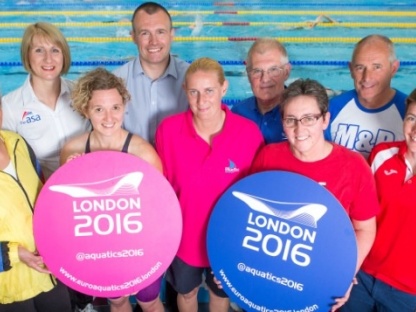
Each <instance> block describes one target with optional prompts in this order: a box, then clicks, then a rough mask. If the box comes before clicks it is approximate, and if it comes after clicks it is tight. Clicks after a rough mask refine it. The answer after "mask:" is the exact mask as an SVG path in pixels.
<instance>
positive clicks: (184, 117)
mask: <svg viewBox="0 0 416 312" xmlns="http://www.w3.org/2000/svg"><path fill="white" fill-rule="evenodd" d="M173 36H174V29H173V27H172V19H171V16H170V15H169V12H168V11H167V10H166V9H165V8H164V7H163V6H161V5H160V4H158V3H155V2H145V3H143V4H141V5H140V6H139V7H137V9H136V10H135V11H134V13H133V17H132V30H131V37H132V40H133V42H134V43H135V44H136V45H137V48H138V51H139V54H138V56H137V57H136V58H135V59H134V60H132V61H130V62H128V63H126V64H125V65H123V66H121V67H120V68H118V69H116V70H115V71H114V72H112V73H111V72H109V71H107V70H105V69H102V68H97V69H94V70H92V71H89V72H87V73H85V74H84V75H83V76H82V77H80V78H79V79H78V80H77V81H76V82H75V83H73V82H71V81H68V80H66V79H64V78H62V76H63V75H64V74H65V73H67V72H68V70H69V68H70V63H71V58H70V51H69V47H68V44H67V42H66V40H65V38H64V36H63V35H62V33H61V32H60V31H59V30H58V29H57V28H56V27H55V26H53V25H51V24H49V23H41V22H40V23H36V24H33V25H30V26H28V27H27V28H26V31H25V33H24V36H23V39H22V44H21V57H22V61H23V64H24V66H25V69H26V70H27V71H28V73H29V74H28V78H27V79H26V81H25V83H24V84H23V86H22V87H20V88H19V89H17V90H15V91H13V92H11V93H10V94H7V95H5V96H4V97H3V98H2V100H1V104H0V125H1V128H2V129H4V130H1V131H0V186H1V187H0V193H1V198H2V199H1V202H0V251H1V254H0V312H5V311H13V312H15V311H24V312H26V311H27V312H40V311H41V312H44V311H46V312H48V311H51V312H52V311H62V312H65V311H74V308H76V309H77V311H93V305H92V299H93V298H92V297H90V296H87V295H83V294H79V293H77V292H76V291H73V290H68V289H67V288H66V286H64V285H63V284H62V283H60V282H59V281H58V280H56V279H55V278H54V277H53V276H52V275H51V273H50V272H49V271H48V269H47V267H45V265H44V263H43V259H42V255H39V254H38V253H37V250H36V246H35V242H34V238H33V234H32V232H33V231H32V215H33V209H34V203H35V200H36V197H37V194H38V193H39V191H40V189H41V187H42V184H43V182H44V181H45V180H46V179H48V177H49V176H50V175H51V174H52V173H53V172H54V171H55V170H57V169H58V168H59V166H61V165H64V164H65V163H66V162H68V161H71V159H74V158H76V157H79V156H81V155H83V154H85V153H91V152H94V151H100V150H114V151H121V152H124V153H129V154H132V155H135V156H137V157H139V158H142V159H144V160H145V161H147V162H148V163H150V164H151V165H152V166H154V167H155V168H156V169H157V170H159V171H161V172H163V174H164V175H165V177H166V178H167V180H168V181H169V182H170V183H171V185H172V187H173V189H174V191H175V192H176V194H177V196H178V199H179V203H180V206H181V209H182V215H183V233H182V239H181V242H180V246H179V250H178V252H177V255H176V256H175V258H174V260H173V262H172V264H171V266H170V267H169V269H168V271H167V272H166V275H165V276H166V281H167V289H170V292H171V293H172V292H173V293H175V297H176V298H177V300H172V302H173V304H172V302H171V303H170V304H172V307H171V308H172V310H173V311H175V310H176V309H177V310H179V311H181V312H187V311H192V312H196V311H197V310H198V300H197V293H198V289H199V287H200V285H201V283H202V281H203V280H204V281H205V283H206V285H207V288H208V291H209V295H210V300H209V309H210V311H212V312H222V311H224V312H226V311H228V309H229V305H230V300H229V298H228V296H227V295H226V293H225V292H224V291H223V290H222V287H221V284H220V283H219V282H218V280H217V279H216V278H215V276H214V275H213V272H212V270H211V268H210V263H209V259H208V256H207V250H206V232H207V223H208V220H209V216H210V213H211V211H212V209H213V207H214V205H215V203H216V201H217V200H218V199H219V197H220V196H221V195H222V193H223V192H224V191H225V190H226V189H227V188H228V187H230V186H231V185H232V184H233V183H235V182H236V181H238V180H239V179H241V178H243V177H245V176H247V175H248V174H251V173H255V172H259V171H263V170H271V169H278V170H287V171H292V172H296V173H300V174H302V175H305V176H307V177H309V178H311V179H313V180H315V181H316V182H319V183H320V184H322V185H324V186H325V187H326V188H327V189H328V190H329V191H330V192H331V193H332V194H333V195H334V196H335V197H336V198H337V199H338V200H339V201H340V203H341V204H342V206H343V207H344V208H345V210H346V212H347V214H348V215H349V217H350V219H351V222H352V225H353V228H354V231H355V233H356V237H357V246H358V260H357V268H356V277H355V278H354V279H353V281H352V282H351V287H350V289H349V290H348V291H347V293H346V294H345V296H344V297H342V298H337V299H335V301H334V305H333V306H332V308H331V310H332V311H335V310H337V309H340V310H341V311H415V309H416V269H414V266H413V261H414V256H413V255H414V254H415V248H414V247H413V246H414V244H413V241H412V237H413V236H414V234H415V230H414V229H413V228H414V227H413V226H412V224H411V222H412V216H413V215H414V214H415V212H414V211H415V210H414V209H412V208H414V207H412V203H413V200H412V193H411V192H412V191H414V187H415V186H413V185H414V183H412V182H413V179H414V177H413V176H414V174H413V172H414V170H416V90H415V91H413V92H412V93H411V94H410V95H409V96H406V95H405V94H404V93H402V92H400V91H399V90H396V89H393V88H392V87H391V85H390V83H391V80H392V78H393V77H394V75H395V73H396V72H397V70H398V68H399V61H398V60H397V58H396V55H395V51H394V45H393V43H392V42H391V40H390V39H389V38H387V37H385V36H382V35H369V36H367V37H365V38H363V39H362V40H360V41H359V42H358V43H357V44H356V46H355V48H354V51H353V54H352V59H351V62H350V71H351V76H352V78H353V80H354V86H355V88H354V89H353V90H351V91H348V92H345V93H343V94H341V95H339V96H336V97H334V98H332V99H331V100H329V98H328V95H327V90H326V89H325V88H324V87H323V86H322V85H321V84H320V83H319V82H317V81H314V80H310V79H299V80H296V81H294V82H293V83H291V84H290V85H288V86H286V85H285V82H286V80H287V79H288V77H289V75H290V71H291V65H290V62H289V56H288V54H287V51H286V49H285V47H284V46H283V45H282V44H281V43H279V42H278V41H277V40H274V39H268V38H260V39H257V40H256V41H255V42H254V44H253V45H252V46H251V48H250V50H249V51H248V56H247V59H246V71H247V76H248V79H249V82H250V85H251V89H252V91H253V96H252V97H250V98H248V99H246V100H244V101H242V102H241V103H238V104H236V105H234V106H233V107H232V109H231V110H230V109H229V108H228V107H227V106H226V105H224V104H222V98H223V97H224V95H225V94H226V92H227V88H228V81H227V80H226V77H225V75H224V70H223V68H222V67H221V65H220V64H219V63H218V62H217V61H216V60H213V59H211V58H207V57H201V58H198V59H196V60H195V61H193V62H192V64H188V63H186V62H184V61H183V60H180V59H179V58H177V57H175V56H174V55H172V54H171V52H170V46H171V43H172V40H173ZM32 148H33V150H32ZM360 154H361V155H360ZM231 163H232V166H233V169H235V170H224V169H225V168H227V167H229V166H230V164H231ZM369 164H370V165H371V166H370V165H369ZM276 187H278V186H276ZM402 191H403V193H402ZM334 226H336V225H334ZM340 270H342V268H340ZM161 283H162V277H160V278H159V279H158V280H156V281H155V282H153V284H151V285H149V286H147V287H146V288H145V289H143V290H141V291H139V292H138V293H137V294H135V298H136V300H137V303H138V306H140V308H141V309H142V310H143V311H144V312H162V311H164V307H163V304H162V302H161V299H160V297H159V293H160V288H161ZM259 291H261V290H259ZM176 293H177V295H176ZM279 300H284V299H283V298H280V299H279ZM108 302H109V304H110V308H111V311H112V312H117V311H121V312H122V311H131V310H132V306H131V303H130V300H129V297H128V296H126V297H120V298H109V299H108ZM168 304H169V302H168Z"/></svg>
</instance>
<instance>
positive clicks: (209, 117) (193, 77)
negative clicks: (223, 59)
mask: <svg viewBox="0 0 416 312" xmlns="http://www.w3.org/2000/svg"><path fill="white" fill-rule="evenodd" d="M227 87H228V81H227V80H225V81H224V83H223V84H221V83H220V82H219V77H218V74H217V72H216V71H213V70H209V71H202V70H197V71H196V72H193V73H190V74H188V75H187V76H186V79H185V83H184V89H185V92H186V95H187V98H188V102H189V107H190V109H191V110H192V113H193V116H194V119H196V120H198V121H215V120H216V119H217V118H221V111H222V110H221V99H222V97H223V96H224V95H225V93H226V91H227Z"/></svg>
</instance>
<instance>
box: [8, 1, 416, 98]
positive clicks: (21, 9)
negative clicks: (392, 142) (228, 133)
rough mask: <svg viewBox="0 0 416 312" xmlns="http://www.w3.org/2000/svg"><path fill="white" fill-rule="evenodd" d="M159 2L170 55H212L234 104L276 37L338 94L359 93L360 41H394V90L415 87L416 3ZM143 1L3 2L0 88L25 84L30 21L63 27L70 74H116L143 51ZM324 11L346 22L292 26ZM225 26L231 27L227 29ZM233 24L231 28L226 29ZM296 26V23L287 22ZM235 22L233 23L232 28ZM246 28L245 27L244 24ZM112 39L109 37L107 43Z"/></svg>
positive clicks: (307, 72)
mask: <svg viewBox="0 0 416 312" xmlns="http://www.w3.org/2000/svg"><path fill="white" fill-rule="evenodd" d="M342 1H343V0H340V1H337V3H336V4H335V3H334V1H330V0H327V1H311V0H309V1H307V0H305V1H302V2H300V1H296V2H294V1H293V2H291V1H281V0H280V1H254V0H247V1H161V3H162V4H163V5H165V6H166V7H167V8H168V10H169V11H170V12H171V14H172V18H173V22H174V26H175V34H176V39H175V42H174V43H173V46H172V52H173V53H174V54H176V55H178V56H179V57H181V58H182V59H185V60H187V61H192V60H194V59H196V58H198V57H202V56H208V57H212V58H215V59H217V60H218V61H220V62H221V63H222V64H223V66H224V69H225V71H226V76H227V79H228V80H229V81H230V88H229V91H228V93H227V95H226V99H227V101H229V102H230V103H233V102H234V101H238V100H241V99H243V98H245V97H248V96H250V95H251V90H250V86H249V84H248V81H247V77H246V74H245V70H244V65H243V61H244V59H245V57H246V54H247V51H248V49H249V47H250V45H251V44H252V43H253V38H254V37H265V36H268V37H275V38H278V39H279V40H281V41H282V42H283V43H284V44H285V46H286V48H287V50H288V53H289V56H290V61H291V62H292V64H293V66H292V67H293V70H292V73H291V77H290V79H289V82H290V81H292V80H294V79H296V78H299V77H304V78H306V77H309V78H313V79H317V80H319V81H320V82H321V83H323V84H324V85H325V86H326V87H328V88H331V89H335V90H347V89H351V88H353V84H352V81H351V78H350V75H349V71H348V67H347V62H348V61H349V59H350V56H351V53H352V49H353V46H354V43H355V42H356V41H357V40H359V39H360V38H361V37H363V36H366V35H368V34H372V33H380V34H384V35H387V36H389V37H391V38H392V39H393V41H395V42H396V52H397V56H398V58H399V59H400V61H401V63H402V65H401V67H400V69H399V72H398V73H397V75H396V77H395V78H394V79H393V86H394V87H396V88H398V89H400V90H402V91H404V92H407V93H408V92H410V91H411V90H413V88H415V87H416V83H415V82H414V79H412V78H413V77H416V39H415V38H416V4H415V2H414V1H411V0H407V1H405V0H403V1H394V0H385V1H375V0H370V1H369V0H366V1H365V0H353V1H346V0H344V2H342ZM141 2H142V1H121V0H114V1H108V0H102V1H92V0H90V1H80V0H78V1H76V0H74V1H65V0H61V1H54V2H52V3H50V1H46V0H42V1H35V0H32V1H20V2H17V1H8V0H6V1H3V2H1V3H0V27H1V35H0V55H1V58H0V90H1V92H2V93H3V94H6V93H8V92H9V91H11V90H13V89H15V88H17V87H18V86H20V85H21V84H22V83H23V81H24V79H25V77H26V73H25V71H24V69H23V68H22V66H21V64H20V55H19V47H20V42H19V40H20V38H21V36H22V34H23V31H24V27H25V25H26V24H25V23H33V22H36V21H48V22H52V23H59V24H58V25H59V27H60V29H61V30H62V31H63V33H64V34H65V36H66V37H67V38H68V41H69V44H70V47H71V53H72V59H73V62H74V65H73V66H72V67H71V70H70V73H69V74H68V77H69V78H71V79H76V78H77V77H78V76H79V75H80V74H81V73H83V72H85V71H87V70H89V69H92V68H94V67H96V66H105V67H106V68H108V69H110V70H113V69H114V68H116V66H119V65H120V64H122V63H123V62H126V61H127V60H129V59H131V58H132V57H134V56H135V55H136V54H137V49H136V47H135V45H134V44H133V43H132V42H131V40H130V38H129V30H130V24H129V23H126V22H125V23H119V21H125V20H129V19H130V18H131V14H132V12H133V10H134V9H135V7H136V6H137V5H138V4H140V3H141ZM320 13H324V14H327V15H330V16H331V17H332V18H334V19H336V20H337V21H340V23H339V24H336V25H329V24H324V25H320V26H317V27H315V28H313V29H295V28H296V27H295V26H296V25H294V24H293V23H299V22H305V21H308V20H313V19H315V17H316V16H317V15H318V14H320ZM224 23H225V24H224ZM227 23H228V25H227ZM283 23H292V24H283ZM230 24H231V25H230ZM243 24H244V25H243ZM104 38H106V39H104Z"/></svg>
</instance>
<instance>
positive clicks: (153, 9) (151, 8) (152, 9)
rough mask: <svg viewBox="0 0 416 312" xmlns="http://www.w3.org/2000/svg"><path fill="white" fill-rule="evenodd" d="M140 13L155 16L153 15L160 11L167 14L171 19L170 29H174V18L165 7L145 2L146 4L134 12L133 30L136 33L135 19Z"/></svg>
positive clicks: (132, 19)
mask: <svg viewBox="0 0 416 312" xmlns="http://www.w3.org/2000/svg"><path fill="white" fill-rule="evenodd" d="M139 11H145V12H146V13H147V14H149V15H153V14H155V13H157V12H159V11H163V12H165V13H166V15H167V16H168V17H169V22H170V28H171V29H172V27H173V26H172V17H171V16H170V14H169V12H168V10H166V8H165V7H164V6H162V5H161V4H159V3H156V2H151V1H149V2H144V3H142V4H140V5H139V6H138V7H137V8H136V10H134V13H133V16H132V18H131V27H132V28H133V31H134V18H135V17H136V14H137V13H138V12H139Z"/></svg>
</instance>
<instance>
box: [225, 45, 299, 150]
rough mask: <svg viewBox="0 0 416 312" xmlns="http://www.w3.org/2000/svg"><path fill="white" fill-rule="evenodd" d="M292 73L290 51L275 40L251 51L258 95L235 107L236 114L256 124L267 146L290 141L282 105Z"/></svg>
mask: <svg viewBox="0 0 416 312" xmlns="http://www.w3.org/2000/svg"><path fill="white" fill-rule="evenodd" d="M290 70H291V65H290V63H289V57H288V55H287V52H286V49H285V47H284V46H283V45H282V44H281V43H280V42H279V41H277V40H275V39H272V38H260V39H257V40H256V41H255V42H254V43H253V45H252V46H251V48H250V50H249V51H248V55H247V60H246V71H247V75H248V80H249V82H250V85H251V89H252V91H253V94H254V95H253V96H252V97H249V98H247V99H245V100H243V101H241V102H239V103H237V104H235V105H234V106H233V107H232V111H233V112H235V113H237V114H239V115H241V116H244V117H246V118H248V119H251V120H252V121H254V122H255V123H256V124H257V125H258V126H259V128H260V130H261V132H262V134H263V137H264V140H265V142H266V144H268V143H275V142H280V141H283V140H286V137H285V135H284V132H283V126H282V121H281V119H280V111H279V103H280V97H281V95H282V93H283V91H284V89H285V81H286V79H287V78H288V77H289V74H290Z"/></svg>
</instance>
